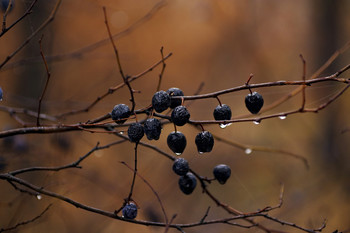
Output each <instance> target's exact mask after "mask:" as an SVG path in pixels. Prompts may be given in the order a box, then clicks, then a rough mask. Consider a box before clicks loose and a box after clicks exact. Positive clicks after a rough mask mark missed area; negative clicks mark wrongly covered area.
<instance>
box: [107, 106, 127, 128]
mask: <svg viewBox="0 0 350 233" xmlns="http://www.w3.org/2000/svg"><path fill="white" fill-rule="evenodd" d="M130 114H131V112H130V109H129V107H128V106H127V105H125V104H118V105H116V106H114V108H113V110H112V112H111V117H112V120H114V121H115V122H116V123H117V124H123V123H124V122H125V121H126V120H127V118H128V117H129V116H130Z"/></svg>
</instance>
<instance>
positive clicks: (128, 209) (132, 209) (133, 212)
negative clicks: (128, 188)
mask: <svg viewBox="0 0 350 233" xmlns="http://www.w3.org/2000/svg"><path fill="white" fill-rule="evenodd" d="M122 213H123V217H124V218H126V219H134V218H136V216H137V206H136V205H135V203H133V202H131V203H128V204H126V205H125V206H124V207H123V210H122Z"/></svg>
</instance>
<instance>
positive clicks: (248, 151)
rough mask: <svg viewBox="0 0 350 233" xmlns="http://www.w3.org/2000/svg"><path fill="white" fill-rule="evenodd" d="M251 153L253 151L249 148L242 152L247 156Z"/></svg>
mask: <svg viewBox="0 0 350 233" xmlns="http://www.w3.org/2000/svg"><path fill="white" fill-rule="evenodd" d="M252 152H253V150H252V149H250V148H247V149H245V151H244V153H246V154H247V155H250V154H251V153H252Z"/></svg>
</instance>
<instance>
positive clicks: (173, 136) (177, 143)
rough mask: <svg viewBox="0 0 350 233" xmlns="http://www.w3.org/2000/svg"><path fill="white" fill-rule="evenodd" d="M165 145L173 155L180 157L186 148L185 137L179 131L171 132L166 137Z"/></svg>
mask: <svg viewBox="0 0 350 233" xmlns="http://www.w3.org/2000/svg"><path fill="white" fill-rule="evenodd" d="M167 143H168V146H169V148H170V150H172V151H173V152H174V153H175V154H177V155H180V154H181V153H182V152H184V150H185V148H186V144H187V141H186V137H185V135H183V133H181V132H180V131H177V132H171V133H170V134H169V135H168V138H167Z"/></svg>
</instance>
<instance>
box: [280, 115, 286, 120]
mask: <svg viewBox="0 0 350 233" xmlns="http://www.w3.org/2000/svg"><path fill="white" fill-rule="evenodd" d="M278 118H279V119H281V120H284V119H286V118H287V116H285V115H282V116H279V117H278Z"/></svg>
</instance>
